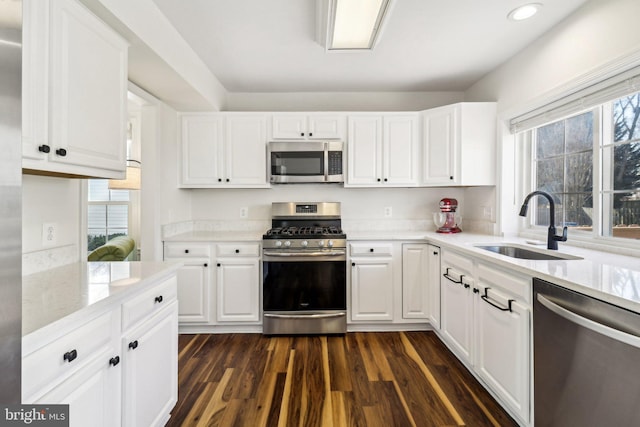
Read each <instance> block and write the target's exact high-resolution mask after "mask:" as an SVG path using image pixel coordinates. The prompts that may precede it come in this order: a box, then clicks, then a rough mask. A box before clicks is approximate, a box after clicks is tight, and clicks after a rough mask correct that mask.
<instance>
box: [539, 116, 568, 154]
mask: <svg viewBox="0 0 640 427" xmlns="http://www.w3.org/2000/svg"><path fill="white" fill-rule="evenodd" d="M536 137H537V141H538V143H537V144H536V147H537V150H536V151H537V153H536V157H537V158H538V159H545V158H548V157H552V156H558V155H561V154H563V153H564V121H559V122H555V123H551V124H549V125H546V126H542V127H540V128H538V130H537V133H536Z"/></svg>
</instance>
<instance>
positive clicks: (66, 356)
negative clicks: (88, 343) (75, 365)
mask: <svg viewBox="0 0 640 427" xmlns="http://www.w3.org/2000/svg"><path fill="white" fill-rule="evenodd" d="M76 357H78V352H77V351H76V349H75V348H74V349H73V350H71V351H67V352H66V353H65V354H64V356H62V358H63V359H64V360H66V361H67V362H73V361H74V360H76Z"/></svg>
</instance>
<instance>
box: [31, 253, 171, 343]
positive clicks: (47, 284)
mask: <svg viewBox="0 0 640 427" xmlns="http://www.w3.org/2000/svg"><path fill="white" fill-rule="evenodd" d="M181 266H182V263H177V262H79V263H73V264H69V265H65V266H62V267H57V268H54V269H51V270H46V271H43V272H41V273H36V274H32V275H29V276H24V277H23V278H22V335H23V337H26V336H28V335H40V334H41V333H46V331H47V330H49V329H50V328H56V327H58V326H61V325H62V324H68V323H72V322H74V321H76V320H77V318H78V317H79V316H84V315H86V314H87V313H88V312H90V311H91V310H95V311H98V310H101V309H103V308H105V307H107V306H108V305H109V304H113V303H114V302H116V301H119V300H121V299H123V298H126V297H127V296H128V295H130V294H131V293H133V292H135V291H138V290H140V289H141V288H144V287H146V286H148V285H152V284H153V283H156V282H157V280H160V279H162V278H163V277H164V276H168V275H170V274H172V273H173V272H175V271H177V269H178V268H179V267H181ZM23 346H24V342H23Z"/></svg>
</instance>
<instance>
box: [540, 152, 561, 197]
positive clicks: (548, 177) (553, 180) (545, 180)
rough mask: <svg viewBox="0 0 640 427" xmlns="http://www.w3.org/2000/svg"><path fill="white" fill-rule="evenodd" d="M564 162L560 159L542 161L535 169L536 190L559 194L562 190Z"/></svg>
mask: <svg viewBox="0 0 640 427" xmlns="http://www.w3.org/2000/svg"><path fill="white" fill-rule="evenodd" d="M563 181H564V161H563V159H562V158H556V159H550V160H542V161H538V162H537V167H536V183H537V185H536V190H541V191H546V192H548V193H560V192H562V190H563Z"/></svg>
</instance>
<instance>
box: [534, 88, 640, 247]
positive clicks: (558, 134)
mask: <svg viewBox="0 0 640 427" xmlns="http://www.w3.org/2000/svg"><path fill="white" fill-rule="evenodd" d="M530 132H531V133H532V137H533V138H532V139H533V144H532V154H531V159H532V166H531V167H532V180H533V182H532V186H531V187H532V188H531V189H532V190H533V189H535V190H542V191H546V192H548V193H551V194H552V195H554V196H555V197H556V199H557V200H556V214H555V215H556V218H555V220H556V224H557V225H558V224H564V225H566V226H568V227H572V228H573V229H574V230H576V231H577V230H580V231H585V232H592V233H594V234H595V235H597V236H602V237H616V238H629V239H640V93H633V94H630V95H627V96H623V97H620V98H617V99H614V100H613V101H610V102H606V103H604V104H600V105H598V106H596V107H595V108H593V109H592V110H589V111H587V112H582V113H580V114H577V115H574V116H570V117H568V118H565V119H562V120H558V121H554V122H552V123H549V124H545V125H542V126H539V127H537V128H535V129H533V130H532V131H530ZM594 160H595V161H594ZM536 199H537V200H536V210H535V215H533V224H535V225H539V226H547V225H548V218H549V212H548V210H549V205H548V202H547V201H546V200H545V199H542V198H536Z"/></svg>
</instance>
